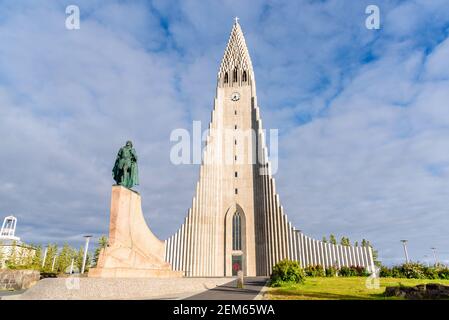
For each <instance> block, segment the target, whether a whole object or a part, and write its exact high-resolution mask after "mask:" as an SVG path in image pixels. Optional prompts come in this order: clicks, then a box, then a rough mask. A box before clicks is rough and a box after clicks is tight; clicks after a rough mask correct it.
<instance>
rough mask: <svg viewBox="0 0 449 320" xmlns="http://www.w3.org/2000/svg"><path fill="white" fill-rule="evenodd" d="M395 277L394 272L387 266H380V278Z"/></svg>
mask: <svg viewBox="0 0 449 320" xmlns="http://www.w3.org/2000/svg"><path fill="white" fill-rule="evenodd" d="M392 276H393V273H392V270H391V269H390V268H388V267H386V266H380V271H379V277H381V278H391V277H392Z"/></svg>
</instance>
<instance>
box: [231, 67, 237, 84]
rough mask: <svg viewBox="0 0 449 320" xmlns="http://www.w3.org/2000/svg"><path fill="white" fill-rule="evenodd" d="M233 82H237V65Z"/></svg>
mask: <svg viewBox="0 0 449 320" xmlns="http://www.w3.org/2000/svg"><path fill="white" fill-rule="evenodd" d="M232 81H233V82H237V67H236V68H235V69H234V75H233V77H232Z"/></svg>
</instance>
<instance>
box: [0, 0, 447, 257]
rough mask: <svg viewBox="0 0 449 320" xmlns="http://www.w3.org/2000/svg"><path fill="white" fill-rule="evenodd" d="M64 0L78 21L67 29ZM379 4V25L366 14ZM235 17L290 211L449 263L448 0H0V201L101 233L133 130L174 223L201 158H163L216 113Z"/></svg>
mask: <svg viewBox="0 0 449 320" xmlns="http://www.w3.org/2000/svg"><path fill="white" fill-rule="evenodd" d="M69 4H76V5H78V6H79V8H80V11H81V29H80V30H74V31H69V30H67V29H66V28H65V18H66V14H65V7H66V6H67V5H69ZM369 4H376V5H378V6H379V7H380V10H381V29H380V30H368V29H366V28H365V19H366V17H367V15H366V14H365V8H366V6H367V5H369ZM234 16H238V17H240V23H241V26H242V28H243V31H244V33H245V37H246V41H247V44H248V47H249V51H250V54H251V57H252V60H253V66H254V69H255V75H256V81H257V90H258V101H259V104H260V108H261V112H262V118H263V121H264V122H263V123H264V127H265V128H267V129H270V128H277V129H279V134H280V138H279V170H278V173H277V174H276V182H277V191H278V193H279V194H280V199H281V202H282V204H283V206H284V209H285V212H286V213H287V214H288V216H289V219H290V220H291V221H292V223H293V224H294V225H295V226H296V227H297V228H299V229H301V230H303V231H304V232H305V233H307V234H309V235H311V236H314V237H316V238H319V239H320V238H321V237H322V236H323V235H329V234H330V233H334V234H335V235H336V236H337V237H338V238H341V236H348V237H349V238H350V239H351V240H352V241H356V240H359V241H360V240H361V239H362V238H367V239H369V240H370V241H371V242H372V243H373V244H374V245H375V247H376V248H377V249H378V250H379V254H380V258H381V260H383V261H384V262H385V263H397V262H400V261H402V259H403V253H402V248H401V244H400V242H399V240H400V239H403V238H406V239H409V240H410V243H409V253H410V256H411V258H412V259H414V260H421V261H424V260H425V259H429V261H431V251H430V249H429V248H430V247H432V246H434V247H437V248H438V254H439V258H440V259H442V260H445V261H446V262H449V249H447V248H448V245H449V233H448V232H447V226H448V225H449V205H448V203H449V202H448V199H449V103H448V101H449V90H448V89H449V59H448V57H449V5H448V2H447V0H434V1H426V0H414V1H343V0H335V1H331V0H329V1H305V0H304V1H299V0H298V1H262V0H260V1H230V0H228V1H207V2H206V1H170V0H163V1H162V0H160V1H112V0H110V1H92V0H90V1H87V0H86V1H39V2H36V1H26V0H21V1H0V136H1V137H2V138H1V139H0V150H1V155H2V163H3V165H2V166H1V167H0V215H1V216H6V215H8V214H14V215H16V216H17V217H18V219H19V223H18V234H19V236H21V237H22V239H23V240H25V241H27V242H34V243H48V242H58V243H60V244H62V243H64V242H66V241H67V242H69V243H72V244H74V245H80V244H81V243H82V241H83V239H82V235H83V234H85V233H92V234H94V235H95V236H97V237H98V236H100V235H101V234H106V233H107V227H108V214H109V212H108V211H109V201H110V186H111V184H112V182H113V181H112V178H111V173H110V171H111V168H112V166H113V161H114V158H115V154H116V151H117V149H118V148H119V147H120V146H121V145H123V143H124V142H125V141H126V140H127V139H132V140H133V141H134V143H135V146H136V149H137V151H138V153H139V155H140V159H141V162H140V180H141V185H140V186H139V188H138V189H139V191H140V192H141V194H142V196H143V199H142V201H143V209H144V212H145V216H146V218H147V221H148V223H149V225H150V226H151V228H152V229H153V230H154V231H155V233H156V234H157V235H158V236H160V237H161V238H166V237H168V236H169V235H170V234H172V233H173V232H174V231H175V230H177V228H178V227H179V226H180V224H181V223H182V221H183V218H184V216H185V214H186V212H187V209H188V208H189V206H190V204H191V198H192V196H193V192H194V186H195V183H196V180H197V178H198V171H199V168H198V166H196V165H190V166H174V165H172V164H171V163H170V160H169V154H170V148H171V147H172V145H173V143H171V142H170V140H169V137H170V132H171V131H172V130H173V129H176V128H191V126H192V121H193V120H200V121H202V122H203V128H206V126H207V124H208V122H209V120H210V119H209V117H210V112H211V109H212V105H213V98H214V93H215V91H214V89H215V81H216V74H217V71H218V67H219V63H220V60H221V57H222V54H223V51H224V49H225V45H226V42H227V40H228V36H229V32H230V30H231V26H232V23H233V18H234ZM172 194H175V195H176V198H175V199H173V198H172V197H171V195H172ZM426 255H427V256H428V257H425V256H426Z"/></svg>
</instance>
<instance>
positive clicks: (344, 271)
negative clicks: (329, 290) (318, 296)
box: [338, 266, 351, 277]
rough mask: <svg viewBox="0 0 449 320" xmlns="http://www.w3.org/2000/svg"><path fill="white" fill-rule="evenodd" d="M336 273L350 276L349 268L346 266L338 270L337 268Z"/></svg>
mask: <svg viewBox="0 0 449 320" xmlns="http://www.w3.org/2000/svg"><path fill="white" fill-rule="evenodd" d="M338 275H339V276H341V277H350V276H351V269H349V268H348V267H344V266H343V267H341V268H340V270H338Z"/></svg>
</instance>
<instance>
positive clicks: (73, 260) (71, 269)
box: [70, 258, 75, 274]
mask: <svg viewBox="0 0 449 320" xmlns="http://www.w3.org/2000/svg"><path fill="white" fill-rule="evenodd" d="M74 262H75V259H74V258H72V263H71V264H70V274H72V273H73V263H74Z"/></svg>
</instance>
